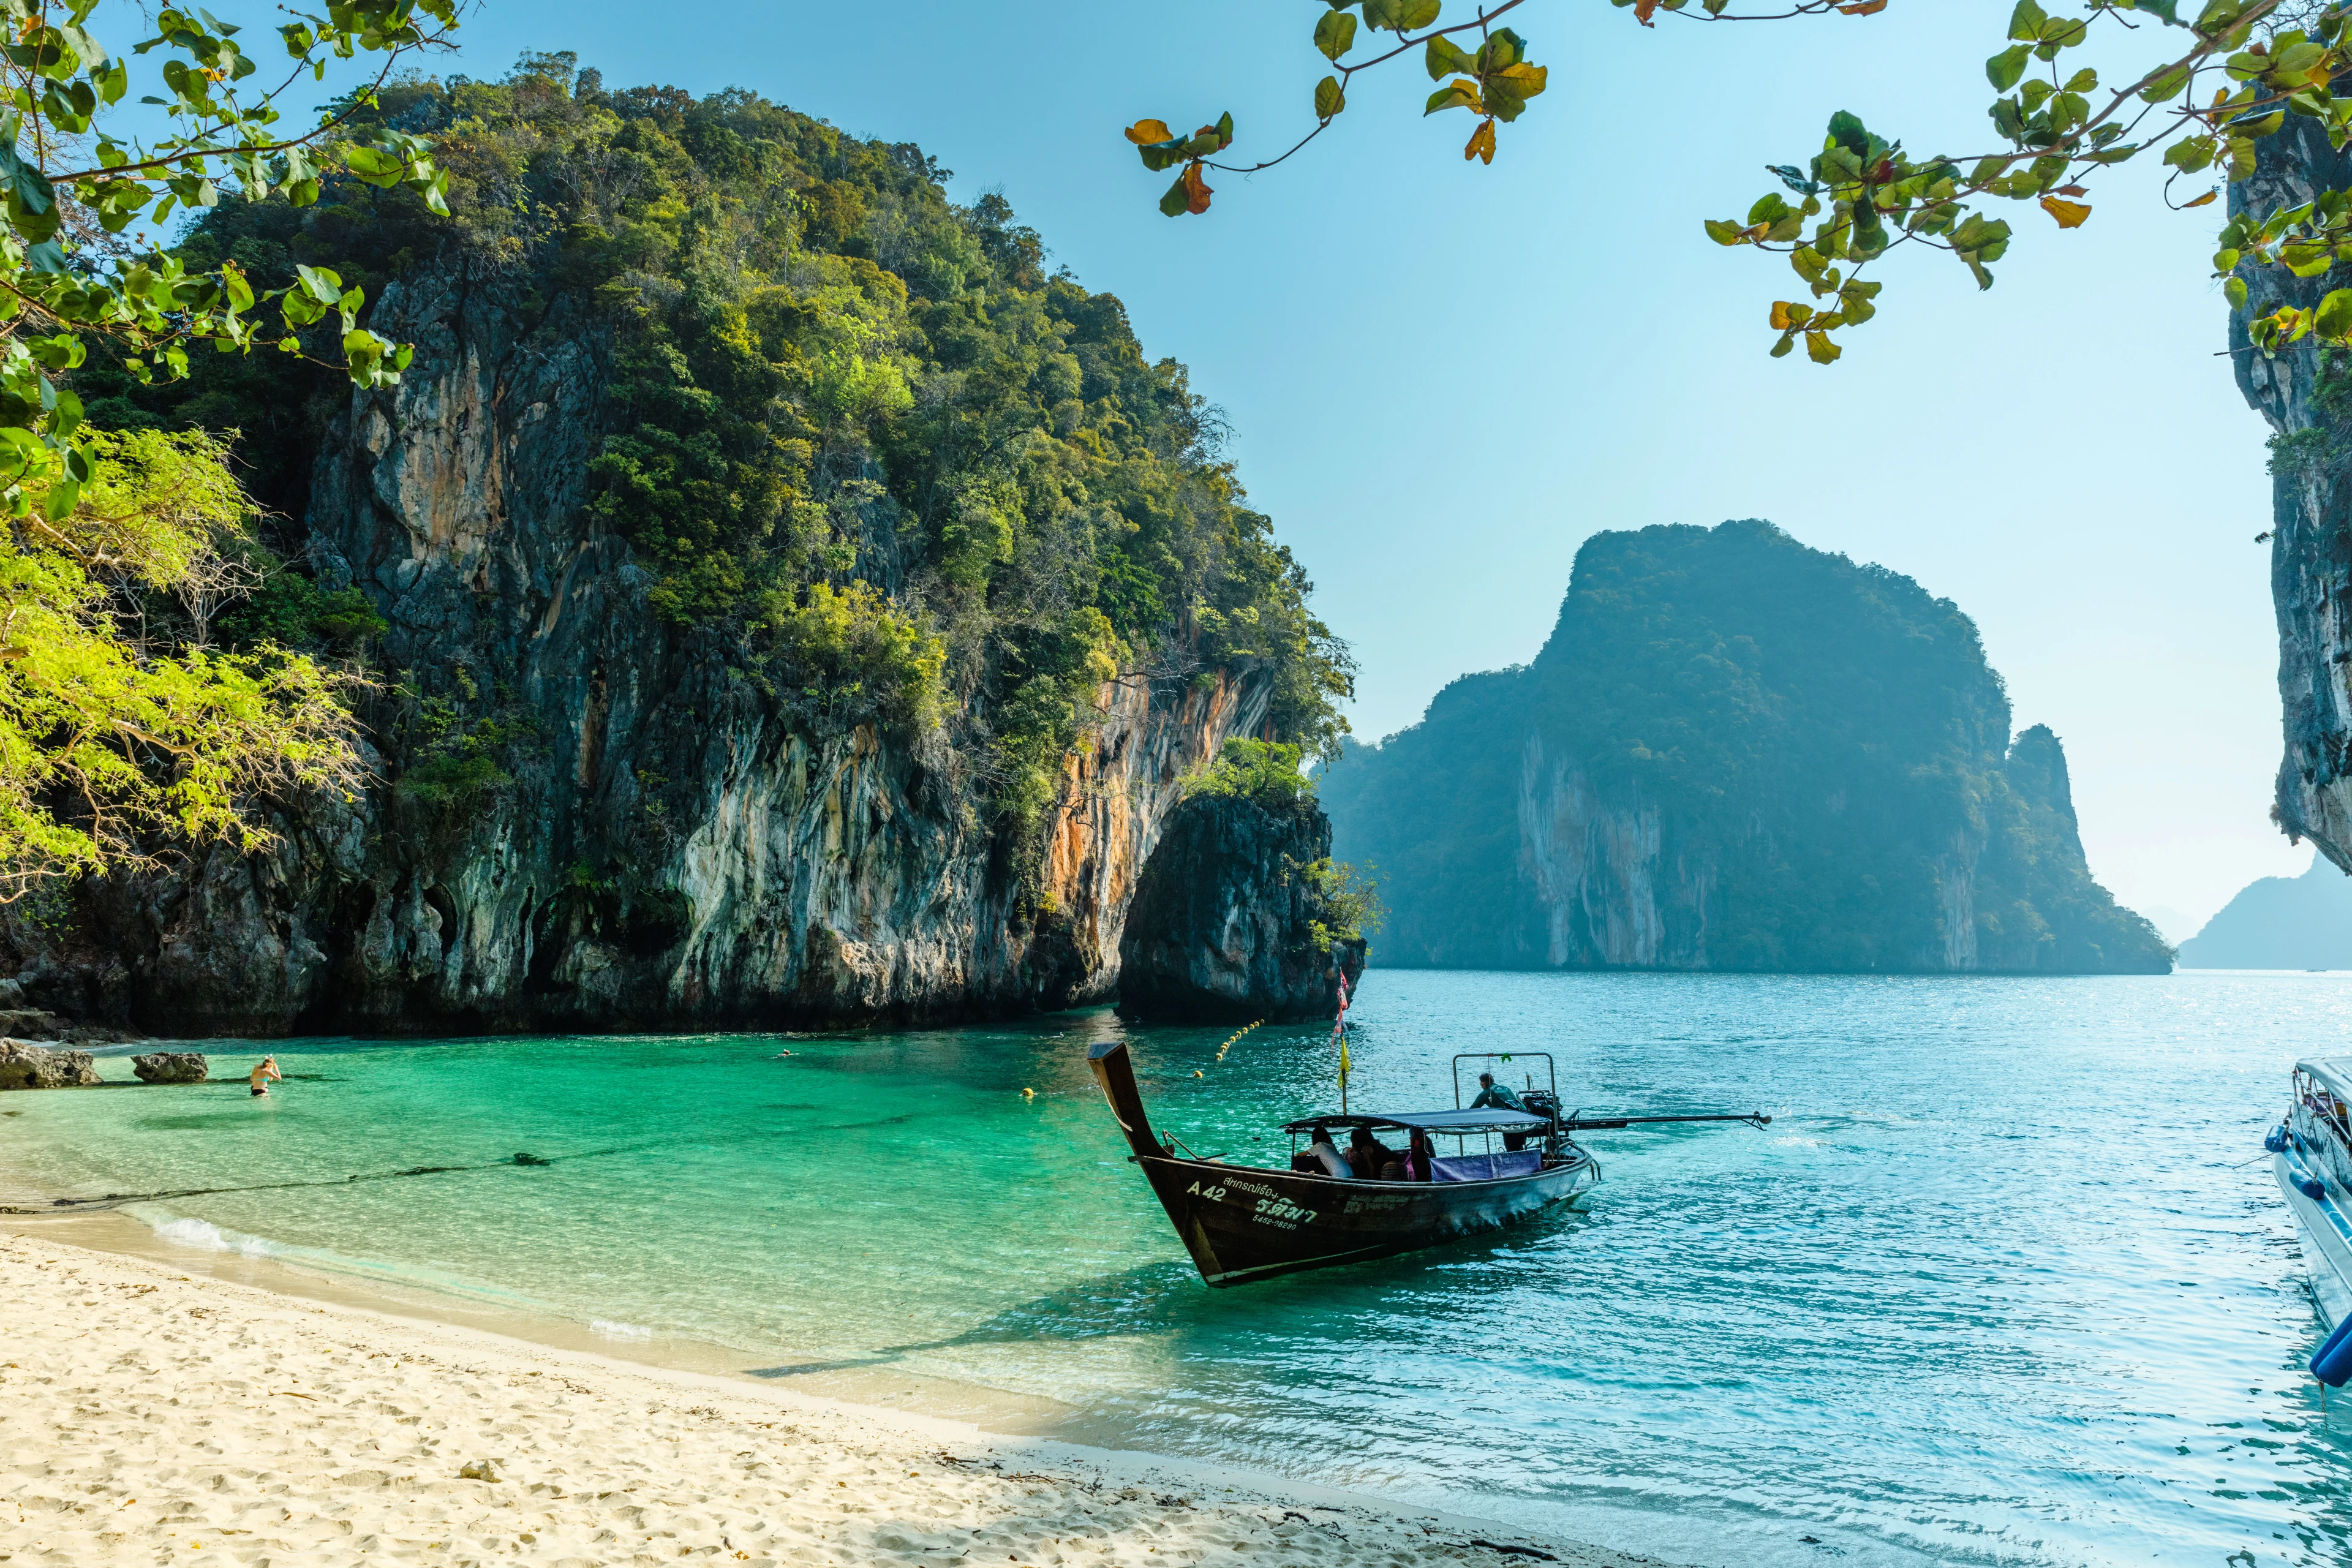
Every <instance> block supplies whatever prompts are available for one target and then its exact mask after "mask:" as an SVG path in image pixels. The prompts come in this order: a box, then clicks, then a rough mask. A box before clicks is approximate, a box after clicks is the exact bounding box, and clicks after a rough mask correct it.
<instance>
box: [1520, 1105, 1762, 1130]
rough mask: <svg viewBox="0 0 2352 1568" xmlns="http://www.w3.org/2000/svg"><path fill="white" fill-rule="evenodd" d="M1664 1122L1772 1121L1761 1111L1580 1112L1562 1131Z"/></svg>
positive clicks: (1566, 1120)
mask: <svg viewBox="0 0 2352 1568" xmlns="http://www.w3.org/2000/svg"><path fill="white" fill-rule="evenodd" d="M1664 1121H1744V1122H1746V1123H1747V1124H1748V1126H1750V1127H1755V1128H1759V1129H1760V1128H1765V1127H1769V1126H1770V1125H1771V1124H1772V1119H1771V1118H1770V1117H1769V1116H1767V1115H1765V1114H1764V1112H1762V1111H1760V1110H1748V1111H1731V1112H1726V1113H1722V1114H1718V1115H1713V1116H1587V1115H1585V1114H1584V1112H1583V1111H1581V1110H1579V1111H1577V1112H1576V1113H1575V1114H1574V1115H1572V1116H1568V1117H1564V1118H1562V1119H1561V1121H1560V1124H1559V1125H1560V1129H1561V1131H1568V1132H1600V1131H1608V1130H1610V1129H1612V1128H1617V1127H1654V1126H1656V1125H1658V1124H1659V1123H1660V1122H1664Z"/></svg>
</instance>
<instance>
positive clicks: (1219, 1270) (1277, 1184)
mask: <svg viewBox="0 0 2352 1568" xmlns="http://www.w3.org/2000/svg"><path fill="white" fill-rule="evenodd" d="M1517 1055H1519V1056H1522V1057H1526V1058H1529V1059H1537V1058H1540V1059H1541V1060H1543V1061H1544V1062H1545V1063H1546V1065H1547V1068H1548V1069H1549V1064H1550V1058H1549V1056H1547V1055H1545V1054H1544V1053H1542V1052H1521V1053H1517ZM1465 1059H1472V1058H1469V1057H1456V1058H1454V1080H1455V1085H1456V1087H1455V1090H1454V1102H1455V1109H1454V1110H1412V1111H1399V1112H1396V1113H1393V1114H1390V1115H1383V1116H1376V1115H1364V1114H1360V1113H1357V1114H1351V1113H1349V1112H1348V1111H1347V1110H1344V1109H1343V1110H1340V1111H1338V1112H1336V1113H1332V1114H1328V1115H1320V1116H1309V1117H1306V1118H1302V1119H1301V1120H1299V1121H1293V1122H1290V1123H1288V1124H1287V1125H1286V1126H1285V1127H1284V1128H1283V1131H1285V1132H1286V1133H1288V1134H1290V1139H1291V1149H1292V1154H1291V1168H1290V1169H1288V1170H1279V1171H1278V1170H1272V1169H1268V1168H1265V1167H1261V1166H1255V1165H1235V1164H1231V1163H1227V1162H1225V1161H1223V1160H1222V1159H1215V1158H1203V1157H1202V1156H1200V1155H1198V1154H1194V1153H1192V1152H1190V1151H1189V1150H1185V1151H1184V1152H1181V1153H1180V1152H1179V1150H1180V1148H1181V1143H1180V1142H1179V1141H1178V1140H1177V1139H1175V1138H1173V1137H1167V1136H1162V1135H1160V1134H1156V1133H1155V1132H1154V1131H1152V1127H1151V1120H1150V1116H1149V1115H1147V1114H1146V1113H1145V1111H1144V1109H1143V1096H1142V1094H1141V1092H1140V1091H1139V1089H1137V1088H1136V1083H1135V1068H1134V1064H1133V1062H1132V1061H1131V1060H1130V1058H1129V1056H1128V1049H1127V1043H1126V1042H1125V1041H1124V1040H1109V1041H1105V1042H1103V1043H1102V1044H1099V1045H1097V1046H1096V1047H1094V1048H1093V1049H1092V1050H1090V1051H1088V1052H1087V1065H1088V1066H1090V1067H1091V1068H1093V1069H1094V1074H1095V1081H1096V1082H1097V1083H1098V1084H1100V1085H1101V1086H1102V1091H1103V1097H1104V1099H1106V1100H1108V1101H1109V1102H1110V1109H1111V1114H1112V1115H1113V1116H1115V1117H1117V1118H1118V1124H1119V1128H1120V1130H1121V1131H1124V1132H1125V1133H1126V1134H1127V1143H1128V1147H1129V1149H1131V1150H1132V1151H1134V1152H1133V1153H1132V1154H1131V1155H1130V1156H1129V1158H1130V1159H1132V1160H1133V1162H1134V1163H1136V1164H1138V1165H1139V1166H1140V1167H1142V1170H1143V1174H1144V1179H1145V1180H1147V1181H1149V1182H1150V1184H1151V1191H1152V1193H1153V1194H1154V1195H1155V1196H1157V1197H1158V1198H1159V1199H1160V1206H1161V1207H1162V1208H1164V1209H1166V1210H1167V1211H1168V1217H1169V1219H1170V1220H1171V1221H1172V1222H1173V1223H1174V1224H1175V1226H1176V1234H1177V1236H1178V1237H1181V1239H1182V1240H1183V1243H1184V1247H1185V1249H1186V1250H1187V1251H1189V1252H1190V1253H1191V1254H1192V1262H1193V1265H1194V1266H1195V1267H1196V1268H1199V1269H1200V1271H1201V1278H1202V1280H1203V1281H1204V1282H1206V1283H1207V1284H1209V1285H1212V1286H1217V1287H1223V1286H1230V1285H1241V1284H1246V1283H1248V1282H1249V1281H1251V1280H1255V1279H1272V1278H1273V1277H1275V1276H1276V1275H1278V1274H1293V1273H1297V1272H1298V1271H1300V1270H1302V1269H1308V1268H1331V1267H1333V1266H1335V1265H1338V1264H1342V1263H1357V1262H1361V1261H1363V1260H1366V1259H1369V1258H1385V1257H1390V1256H1391V1255H1393V1254H1396V1253H1400V1252H1411V1251H1414V1250H1417V1249H1419V1248H1421V1247H1433V1246H1435V1245H1437V1244H1438V1243H1440V1242H1444V1241H1450V1240H1452V1239H1454V1237H1463V1236H1470V1235H1474V1234H1475V1233H1477V1232H1480V1231H1487V1230H1493V1229H1496V1228H1497V1227H1499V1226H1506V1225H1509V1224H1511V1223H1512V1222H1514V1221H1516V1220H1520V1219H1524V1218H1526V1217H1527V1216H1528V1215H1532V1214H1535V1213H1537V1212H1538V1211H1539V1210H1542V1209H1546V1208H1549V1207H1550V1206H1551V1205H1554V1204H1557V1203H1561V1202H1564V1201H1566V1200H1567V1199H1569V1198H1572V1197H1574V1196H1575V1195H1576V1194H1579V1193H1580V1192H1583V1191H1584V1190H1585V1189H1586V1188H1588V1187H1590V1186H1591V1185H1592V1184H1594V1183H1596V1182H1598V1181H1599V1180H1600V1179H1601V1166H1600V1163H1599V1162H1598V1161H1596V1160H1594V1159H1593V1157H1592V1155H1591V1153H1590V1152H1587V1151H1586V1150H1584V1149H1583V1148H1582V1147H1580V1145H1579V1144H1578V1143H1577V1142H1576V1141H1575V1139H1574V1138H1573V1137H1572V1136H1571V1134H1572V1133H1574V1132H1577V1131H1585V1130H1588V1129H1601V1128H1617V1127H1628V1126H1633V1125H1636V1124H1642V1123H1654V1122H1664V1121H1744V1122H1748V1123H1749V1124H1750V1125H1752V1126H1757V1127H1761V1126H1763V1125H1764V1124H1765V1123H1767V1122H1769V1121H1771V1118H1770V1117H1769V1116H1764V1115H1760V1114H1758V1115H1708V1116H1622V1117H1608V1118H1592V1119H1588V1118H1584V1117H1581V1116H1563V1115H1562V1114H1561V1113H1560V1109H1559V1093H1558V1087H1557V1082H1556V1080H1555V1083H1554V1086H1553V1088H1552V1089H1550V1090H1549V1091H1546V1090H1531V1091H1530V1092H1529V1093H1528V1096H1527V1099H1526V1105H1527V1109H1525V1110H1509V1109H1502V1108H1496V1107H1492V1106H1486V1107H1473V1108H1468V1109H1465V1108H1463V1107H1462V1106H1461V1098H1462V1095H1461V1089H1460V1082H1461V1064H1462V1062H1463V1061H1464V1060H1465ZM1501 1059H1506V1060H1507V1059H1509V1058H1501ZM1359 1129H1361V1130H1363V1131H1364V1132H1365V1133H1367V1134H1369V1137H1368V1138H1366V1139H1364V1140H1363V1141H1361V1142H1356V1143H1355V1144H1354V1145H1353V1146H1354V1147H1358V1148H1364V1149H1376V1150H1379V1151H1380V1153H1381V1154H1390V1155H1399V1154H1400V1152H1398V1151H1394V1150H1389V1149H1387V1148H1386V1147H1385V1146H1384V1145H1381V1144H1380V1143H1379V1142H1378V1139H1379V1135H1380V1133H1381V1132H1382V1131H1391V1132H1402V1133H1403V1134H1404V1135H1405V1136H1406V1138H1407V1140H1408V1147H1407V1149H1406V1150H1404V1151H1402V1153H1401V1156H1400V1157H1399V1158H1398V1159H1397V1160H1396V1162H1395V1163H1381V1171H1385V1172H1387V1173H1389V1174H1388V1175H1387V1176H1385V1177H1383V1175H1382V1174H1381V1172H1367V1173H1365V1174H1362V1175H1356V1174H1340V1172H1349V1171H1352V1170H1353V1167H1352V1166H1351V1165H1350V1164H1349V1162H1348V1159H1347V1156H1346V1155H1345V1154H1344V1153H1341V1152H1339V1147H1338V1145H1337V1143H1336V1142H1334V1141H1333V1140H1332V1138H1331V1134H1332V1133H1333V1132H1334V1131H1341V1132H1345V1133H1347V1134H1349V1136H1350V1138H1351V1140H1352V1139H1353V1138H1354V1137H1355V1134H1356V1133H1357V1131H1358V1130H1359ZM1301 1138H1305V1139H1307V1140H1308V1141H1309V1142H1307V1149H1306V1152H1304V1153H1302V1152H1300V1151H1299V1140H1300V1139H1301ZM1440 1138H1444V1139H1448V1140H1451V1142H1452V1144H1453V1148H1454V1152H1453V1153H1451V1154H1450V1155H1449V1154H1445V1153H1441V1152H1438V1150H1437V1146H1436V1140H1437V1139H1440ZM1497 1139H1499V1140H1500V1141H1501V1142H1502V1144H1503V1147H1502V1148H1501V1149H1500V1150H1497V1149H1496V1148H1495V1147H1494V1145H1495V1142H1496V1140H1497ZM1474 1142H1475V1144H1477V1145H1478V1147H1476V1148H1475V1149H1474V1148H1473V1144H1474ZM1379 1159H1380V1154H1374V1155H1371V1156H1369V1157H1368V1159H1367V1163H1372V1162H1375V1161H1378V1160H1379ZM1305 1166H1313V1167H1314V1168H1313V1169H1303V1168H1302V1167H1305ZM1400 1167H1402V1171H1401V1172H1400Z"/></svg>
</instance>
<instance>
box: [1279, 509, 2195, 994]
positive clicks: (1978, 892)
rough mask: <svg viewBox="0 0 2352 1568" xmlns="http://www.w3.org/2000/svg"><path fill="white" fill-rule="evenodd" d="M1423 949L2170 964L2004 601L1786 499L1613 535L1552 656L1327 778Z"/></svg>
mask: <svg viewBox="0 0 2352 1568" xmlns="http://www.w3.org/2000/svg"><path fill="white" fill-rule="evenodd" d="M1321 795H1322V800H1323V804H1324V807H1325V809H1326V810H1327V811H1328V813H1329V814H1330V817H1331V822H1332V829H1333V853H1334V855H1335V856H1337V857H1338V858H1340V859H1343V860H1348V861H1352V862H1354V863H1355V864H1356V865H1357V866H1359V867H1360V868H1369V869H1370V873H1371V874H1372V875H1374V876H1375V877H1377V879H1379V881H1380V883H1381V900H1382V901H1383V902H1384V903H1385V904H1386V905H1387V907H1388V910H1389V911H1390V913H1389V919H1388V924H1387V927H1386V929H1385V930H1384V931H1382V932H1381V935H1380V937H1379V938H1378V939H1377V940H1376V941H1375V942H1374V944H1373V949H1372V961H1373V962H1374V963H1379V964H1395V965H1410V966H1433V967H1462V968H1513V969H1543V968H1550V969H1666V970H1739V971H1751V972H1753V971H1776V970H1780V971H1805V972H1841V973H1852V972H1884V973H1955V972H1963V973H1965V972H1973V973H2166V972H2167V971H2168V970H2169V969H2170V967H2171V962H2172V952H2171V949H2170V948H2169V947H2168V945H2167V944H2166V943H2165V942H2164V939H2163V938H2162V937H2161V936H2160V935H2159V934H2158V931H2157V930H2156V928H2155V927H2154V926H2152V925H2151V924H2149V923H2148V921H2146V920H2144V919H2143V918H2141V917H2140V916H2139V915H2137V914H2135V913H2134V912H2132V911H2131V910H2126V909H2124V908H2122V907H2120V906H2118V905H2117V904H2116V901H2115V900H2114V898H2113V897H2112V896H2111V895H2109V894H2108V892H2107V891H2106V890H2105V889H2104V888H2101V887H2100V886H2099V885H2098V883H2097V882H2096V881H2095V880H2094V879H2092V877H2091V873H2090V868H2089V866H2088V865H2087V863H2086V862H2085V861H2084V855H2083V845H2082V839H2081V837H2080V835H2079V833H2078V832H2077V830H2076V825H2075V818H2074V801H2073V797H2072V794H2071V791H2070V789H2069V787H2068V783H2067V776H2066V759H2065V753H2064V751H2063V748H2062V747H2061V746H2060V744H2059V742H2058V737H2057V736H2055V735H2053V733H2051V731H2049V730H2048V729H2046V728H2043V727H2042V726H2040V725H2035V726H2033V727H2032V728H2030V729H2027V730H2025V731H2022V732H2021V733H2019V734H2018V735H2017V736H2016V737H2015V738H2014V740H2012V739H2011V733H2010V708H2009V700H2008V697H2007V694H2006V692H2005V690H2004V689H2003V687H2002V685H2001V680H2000V676H1999V675H1998V674H1996V673H1995V672H1994V671H1993V670H1992V668H1990V666H1989V665H1988V664H1987V663H1986V661H1985V656H1984V648H1983V645H1982V643H1981V642H1980V641H1979V637H1978V636H1977V628H1976V626H1975V624H1974V623H1973V622H1972V621H1970V620H1969V617H1968V616H1965V615H1963V614H1962V613H1961V612H1960V610H1959V609H1958V606H1956V605H1953V604H1952V603H1951V602H1950V601H1949V600H1946V599H1938V598H1936V597H1935V596H1933V595H1930V594H1928V593H1927V591H1926V590H1925V589H1923V588H1921V587H1920V586H1919V584H1916V583H1915V582H1913V581H1912V580H1911V579H1910V578H1908V577H1906V576H1903V575H1902V574H1899V573H1895V572H1891V571H1888V570H1887V569H1885V567H1881V566H1873V565H1857V564H1855V563H1853V561H1851V560H1849V559H1848V558H1846V557H1845V556H1843V555H1832V554H1828V553H1824V552H1821V551H1817V550H1812V549H1810V548H1808V547H1807V546H1805V545H1803V544H1801V543H1799V542H1797V541H1796V540H1794V539H1792V538H1790V536H1789V535H1788V534H1787V533H1785V532H1783V531H1780V529H1778V528H1776V527H1774V526H1773V525H1772V524H1770V523H1769V522H1762V521H1736V522H1726V523H1724V524H1722V525H1720V526H1719V527H1717V528H1713V529H1706V528H1697V527H1689V526H1681V525H1677V526H1673V527H1655V528H1645V529H1643V530H1641V531H1637V532H1608V533H1601V534H1596V535H1595V536H1594V537H1593V538H1591V540H1588V541H1587V542H1585V544H1584V547H1583V548H1582V549H1581V550H1580V551H1579V552H1577V558H1576V566H1575V570H1574V574H1573V575H1572V577H1571V579H1570V584H1569V589H1568V595H1567V598H1566V600H1565V602H1564V603H1563V604H1562V605H1561V606H1560V613H1559V623H1558V625H1557V626H1555V627H1554V629H1553V631H1552V635H1551V637H1550V639H1549V641H1548V642H1547V643H1546V644H1545V645H1544V647H1543V649H1542V651H1541V652H1540V653H1538V655H1537V656H1536V658H1535V661H1534V662H1533V663H1532V664H1529V665H1526V666H1520V667H1514V668H1508V669H1502V670H1494V671H1489V672H1487V673H1485V674H1478V675H1468V676H1465V677H1463V678H1462V679H1459V680H1456V681H1454V683H1453V684H1452V685H1450V686H1448V687H1446V688H1445V689H1444V690H1443V691H1441V692H1439V693H1438V695H1437V697H1436V699H1435V700H1433V702H1432V703H1431V704H1430V707H1429V710H1428V713H1427V714H1426V716H1425V717H1424V718H1423V721H1422V722H1421V723H1419V724H1417V725H1414V726H1413V727H1412V728H1411V729H1408V730H1405V731H1402V732H1401V733H1399V734H1396V735H1392V736H1391V737H1389V739H1388V740H1387V741H1385V742H1382V743H1381V744H1379V745H1377V746H1363V745H1351V746H1349V749H1348V752H1347V754H1346V755H1345V756H1344V757H1343V759H1342V760H1341V761H1340V762H1339V763H1336V764H1334V765H1333V766H1332V767H1331V768H1330V769H1328V772H1327V773H1326V775H1325V776H1324V778H1323V779H1322V781H1321Z"/></svg>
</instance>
